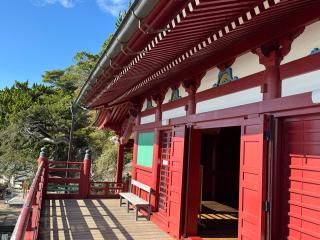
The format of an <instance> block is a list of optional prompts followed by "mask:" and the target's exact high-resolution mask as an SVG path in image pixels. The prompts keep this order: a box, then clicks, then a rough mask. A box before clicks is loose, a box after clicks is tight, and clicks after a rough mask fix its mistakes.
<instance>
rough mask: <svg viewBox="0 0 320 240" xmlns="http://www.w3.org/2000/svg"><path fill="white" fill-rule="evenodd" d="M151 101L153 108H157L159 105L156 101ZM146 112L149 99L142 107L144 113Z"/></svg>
mask: <svg viewBox="0 0 320 240" xmlns="http://www.w3.org/2000/svg"><path fill="white" fill-rule="evenodd" d="M151 101H152V106H154V107H156V106H157V105H156V103H155V101H153V100H151ZM145 110H147V99H145V100H144V102H143V106H142V112H143V111H145Z"/></svg>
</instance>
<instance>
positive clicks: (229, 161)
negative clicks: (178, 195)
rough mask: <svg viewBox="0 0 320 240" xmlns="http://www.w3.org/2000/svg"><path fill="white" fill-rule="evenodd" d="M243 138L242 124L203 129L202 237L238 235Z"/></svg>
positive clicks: (199, 228)
mask: <svg viewBox="0 0 320 240" xmlns="http://www.w3.org/2000/svg"><path fill="white" fill-rule="evenodd" d="M240 137H241V127H240V126H239V127H225V128H215V129H205V130H202V139H201V143H202V144H201V207H200V214H199V221H198V234H199V236H201V237H203V238H213V239H214V238H219V239H221V238H223V239H236V238H237V236H238V202H239V170H240V169H239V166H240V162H239V159H240Z"/></svg>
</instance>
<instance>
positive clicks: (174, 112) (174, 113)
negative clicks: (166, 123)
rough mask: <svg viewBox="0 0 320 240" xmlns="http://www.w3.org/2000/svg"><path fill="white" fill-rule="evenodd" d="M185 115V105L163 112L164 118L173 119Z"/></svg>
mask: <svg viewBox="0 0 320 240" xmlns="http://www.w3.org/2000/svg"><path fill="white" fill-rule="evenodd" d="M183 116H186V110H185V107H184V106H182V107H178V108H173V109H170V110H167V111H163V112H162V120H167V119H172V118H176V117H183Z"/></svg>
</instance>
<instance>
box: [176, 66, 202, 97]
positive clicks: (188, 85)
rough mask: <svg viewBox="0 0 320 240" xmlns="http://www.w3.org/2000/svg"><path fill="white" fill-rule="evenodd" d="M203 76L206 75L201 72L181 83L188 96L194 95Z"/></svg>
mask: <svg viewBox="0 0 320 240" xmlns="http://www.w3.org/2000/svg"><path fill="white" fill-rule="evenodd" d="M205 75H206V73H205V72H203V73H200V74H197V75H195V76H193V77H191V78H189V79H185V80H183V81H182V86H183V87H184V89H185V90H186V92H187V93H188V94H189V95H191V94H195V93H196V92H197V89H198V88H199V87H200V84H201V80H202V78H203V77H204V76H205Z"/></svg>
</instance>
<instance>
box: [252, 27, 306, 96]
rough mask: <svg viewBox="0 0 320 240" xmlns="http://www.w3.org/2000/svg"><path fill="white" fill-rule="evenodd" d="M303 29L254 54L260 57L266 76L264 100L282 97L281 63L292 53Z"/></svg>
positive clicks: (267, 44) (269, 44) (258, 49)
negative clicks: (293, 45)
mask: <svg viewBox="0 0 320 240" xmlns="http://www.w3.org/2000/svg"><path fill="white" fill-rule="evenodd" d="M302 31H303V29H299V30H297V32H295V33H292V34H290V35H288V36H286V37H283V38H281V39H279V40H276V41H272V42H268V43H265V44H263V45H262V46H260V47H259V48H257V49H254V50H253V51H252V52H253V53H255V54H257V55H258V57H259V62H260V64H262V65H264V66H265V68H266V70H265V75H264V84H263V89H262V92H263V100H270V99H274V98H279V97H281V78H280V63H281V61H282V59H283V58H284V57H285V56H286V55H287V54H288V53H289V52H290V49H291V43H292V41H293V40H294V39H295V38H296V37H297V36H298V35H300V34H301V33H302Z"/></svg>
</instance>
